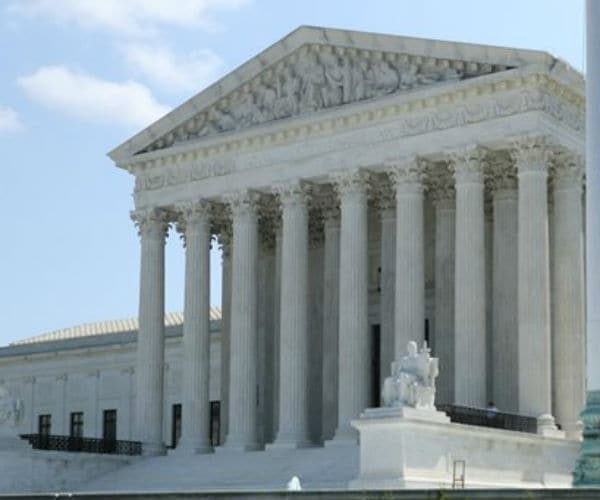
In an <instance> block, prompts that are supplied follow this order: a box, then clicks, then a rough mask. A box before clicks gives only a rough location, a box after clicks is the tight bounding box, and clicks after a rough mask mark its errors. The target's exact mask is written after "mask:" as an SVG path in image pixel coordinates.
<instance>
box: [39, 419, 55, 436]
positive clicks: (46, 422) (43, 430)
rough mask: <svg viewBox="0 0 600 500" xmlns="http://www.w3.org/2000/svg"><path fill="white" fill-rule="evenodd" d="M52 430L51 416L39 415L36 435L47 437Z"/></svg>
mask: <svg viewBox="0 0 600 500" xmlns="http://www.w3.org/2000/svg"><path fill="white" fill-rule="evenodd" d="M51 430H52V415H40V416H39V417H38V434H40V435H42V436H49V435H50V431H51Z"/></svg>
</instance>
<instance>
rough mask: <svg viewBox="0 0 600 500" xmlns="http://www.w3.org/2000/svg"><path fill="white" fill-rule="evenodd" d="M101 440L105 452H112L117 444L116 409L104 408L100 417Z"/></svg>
mask: <svg viewBox="0 0 600 500" xmlns="http://www.w3.org/2000/svg"><path fill="white" fill-rule="evenodd" d="M102 440H103V441H104V446H106V448H107V449H106V450H105V453H112V452H114V448H115V447H116V445H117V410H104V412H103V419H102Z"/></svg>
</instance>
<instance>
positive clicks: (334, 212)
mask: <svg viewBox="0 0 600 500" xmlns="http://www.w3.org/2000/svg"><path fill="white" fill-rule="evenodd" d="M313 202H314V205H315V207H316V208H317V209H319V210H320V211H321V216H322V217H323V221H324V223H325V225H328V224H329V225H331V224H333V225H336V226H339V225H340V200H339V199H338V196H337V193H336V190H335V188H334V187H332V186H331V185H330V184H321V185H319V186H318V187H317V188H316V189H315V192H314V193H313Z"/></svg>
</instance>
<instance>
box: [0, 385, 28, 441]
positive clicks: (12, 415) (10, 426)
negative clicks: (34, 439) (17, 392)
mask: <svg viewBox="0 0 600 500" xmlns="http://www.w3.org/2000/svg"><path fill="white" fill-rule="evenodd" d="M22 418H23V401H21V400H20V399H16V398H13V397H12V396H11V395H10V393H9V392H8V390H7V389H6V387H3V386H1V385H0V435H2V434H14V433H15V432H16V431H15V429H16V427H17V426H18V425H19V423H20V422H21V419H22Z"/></svg>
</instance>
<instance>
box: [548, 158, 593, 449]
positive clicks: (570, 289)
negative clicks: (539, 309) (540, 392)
mask: <svg viewBox="0 0 600 500" xmlns="http://www.w3.org/2000/svg"><path fill="white" fill-rule="evenodd" d="M582 170H583V169H582V165H581V161H580V160H578V159H566V160H563V161H562V162H561V164H559V165H557V169H556V175H555V178H554V186H553V194H554V237H553V239H552V240H553V244H554V248H553V255H554V267H553V272H554V276H553V280H552V281H553V283H554V288H553V290H554V297H553V299H554V316H553V318H554V324H553V331H552V357H553V360H552V366H553V368H554V369H553V387H554V396H555V405H554V408H555V412H556V420H557V422H558V423H559V424H560V425H561V428H562V429H563V430H564V431H566V433H567V437H570V438H577V437H579V436H580V432H581V429H580V425H579V424H578V421H579V411H580V410H581V408H582V407H583V405H584V403H585V330H584V328H585V326H584V321H585V320H584V303H585V297H584V286H585V284H584V279H583V273H584V268H583V206H582V192H581V187H582Z"/></svg>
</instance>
